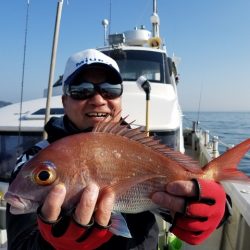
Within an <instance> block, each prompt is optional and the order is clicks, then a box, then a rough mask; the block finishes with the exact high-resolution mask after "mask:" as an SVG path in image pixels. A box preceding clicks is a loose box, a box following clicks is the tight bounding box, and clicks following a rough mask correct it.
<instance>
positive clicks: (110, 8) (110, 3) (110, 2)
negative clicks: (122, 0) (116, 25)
mask: <svg viewBox="0 0 250 250" xmlns="http://www.w3.org/2000/svg"><path fill="white" fill-rule="evenodd" d="M111 14H112V0H109V35H110V34H111V20H112V19H111Z"/></svg>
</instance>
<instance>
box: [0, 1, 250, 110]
mask: <svg viewBox="0 0 250 250" xmlns="http://www.w3.org/2000/svg"><path fill="white" fill-rule="evenodd" d="M111 2H112V5H111V10H112V12H111V26H110V30H111V32H112V33H114V32H123V31H126V30H131V29H133V28H134V27H135V26H139V25H142V24H143V25H145V26H146V28H147V29H149V30H151V24H150V16H151V14H152V0H126V1H125V0H112V1H111ZM26 7H27V0H8V1H7V0H1V2H0V32H1V39H0V56H1V60H0V68H1V70H0V81H1V85H0V100H3V101H10V102H18V101H19V100H20V90H21V79H22V63H23V48H24V31H25V15H26ZM56 7H57V0H30V12H29V26H28V39H27V53H26V67H25V78H24V100H30V99H33V98H37V97H41V96H42V95H43V89H45V88H46V87H47V85H48V75H49V65H50V55H51V47H52V39H53V29H54V23H55V13H56ZM109 10H110V0H91V1H84V0H68V1H67V0H64V6H63V13H62V20H61V29H60V37H59V45H58V51H57V62H56V71H55V80H56V79H57V78H58V76H59V75H61V74H62V73H63V71H64V66H65V62H66V60H67V58H68V57H69V56H70V55H71V54H72V53H74V52H76V51H79V50H83V49H86V48H91V47H98V46H102V45H103V27H102V25H101V21H102V19H104V18H109V17H110V11H109ZM158 12H159V16H160V34H161V37H162V38H163V39H164V41H165V43H166V45H167V50H168V54H169V55H170V56H171V55H172V54H173V53H174V54H175V55H176V56H178V57H180V58H181V63H180V65H179V73H180V83H179V86H178V91H179V96H180V102H181V105H182V108H183V110H185V111H187V110H192V111H197V110H198V108H199V99H200V96H201V102H200V109H201V110H202V111H207V110H209V111H250V28H249V27H250V15H249V13H250V1H249V0H237V1H236V0H175V1H170V0H158Z"/></svg>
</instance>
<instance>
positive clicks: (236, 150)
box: [203, 139, 250, 182]
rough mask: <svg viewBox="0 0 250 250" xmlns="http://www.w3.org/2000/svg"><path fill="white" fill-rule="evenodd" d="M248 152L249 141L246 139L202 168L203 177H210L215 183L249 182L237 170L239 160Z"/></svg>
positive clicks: (249, 147) (249, 180)
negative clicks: (229, 181) (228, 181)
mask: <svg viewBox="0 0 250 250" xmlns="http://www.w3.org/2000/svg"><path fill="white" fill-rule="evenodd" d="M249 150H250V139H247V140H245V141H243V142H241V143H240V144H238V145H236V146H235V147H233V148H231V149H229V150H228V151H226V152H225V153H224V154H222V155H220V156H219V157H217V158H215V159H214V160H212V161H211V162H209V163H208V164H207V165H206V166H204V167H203V170H204V172H205V176H209V177H212V178H213V179H214V180H216V181H226V180H233V181H248V182H250V178H249V177H248V176H247V175H246V174H244V173H243V172H241V171H240V170H238V169H237V165H238V164H239V162H240V160H241V159H242V158H243V156H244V155H245V154H246V153H247V152H248V151H249Z"/></svg>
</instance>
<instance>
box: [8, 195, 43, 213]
mask: <svg viewBox="0 0 250 250" xmlns="http://www.w3.org/2000/svg"><path fill="white" fill-rule="evenodd" d="M4 199H5V200H6V202H7V203H9V204H10V212H11V213H12V214H25V213H30V212H35V211H36V210H37V208H38V206H39V204H38V202H36V201H33V200H29V199H25V198H23V197H20V196H18V195H16V194H13V193H11V192H7V193H6V194H5V196H4Z"/></svg>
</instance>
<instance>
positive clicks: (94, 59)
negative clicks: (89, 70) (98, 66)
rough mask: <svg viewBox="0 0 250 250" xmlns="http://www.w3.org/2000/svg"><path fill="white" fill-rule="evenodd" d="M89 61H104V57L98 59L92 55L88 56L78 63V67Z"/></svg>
mask: <svg viewBox="0 0 250 250" xmlns="http://www.w3.org/2000/svg"><path fill="white" fill-rule="evenodd" d="M88 62H92V63H93V62H104V61H103V60H102V59H97V58H95V57H94V58H91V57H86V58H85V59H83V60H82V61H81V62H78V63H76V67H79V66H81V65H83V64H88Z"/></svg>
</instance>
